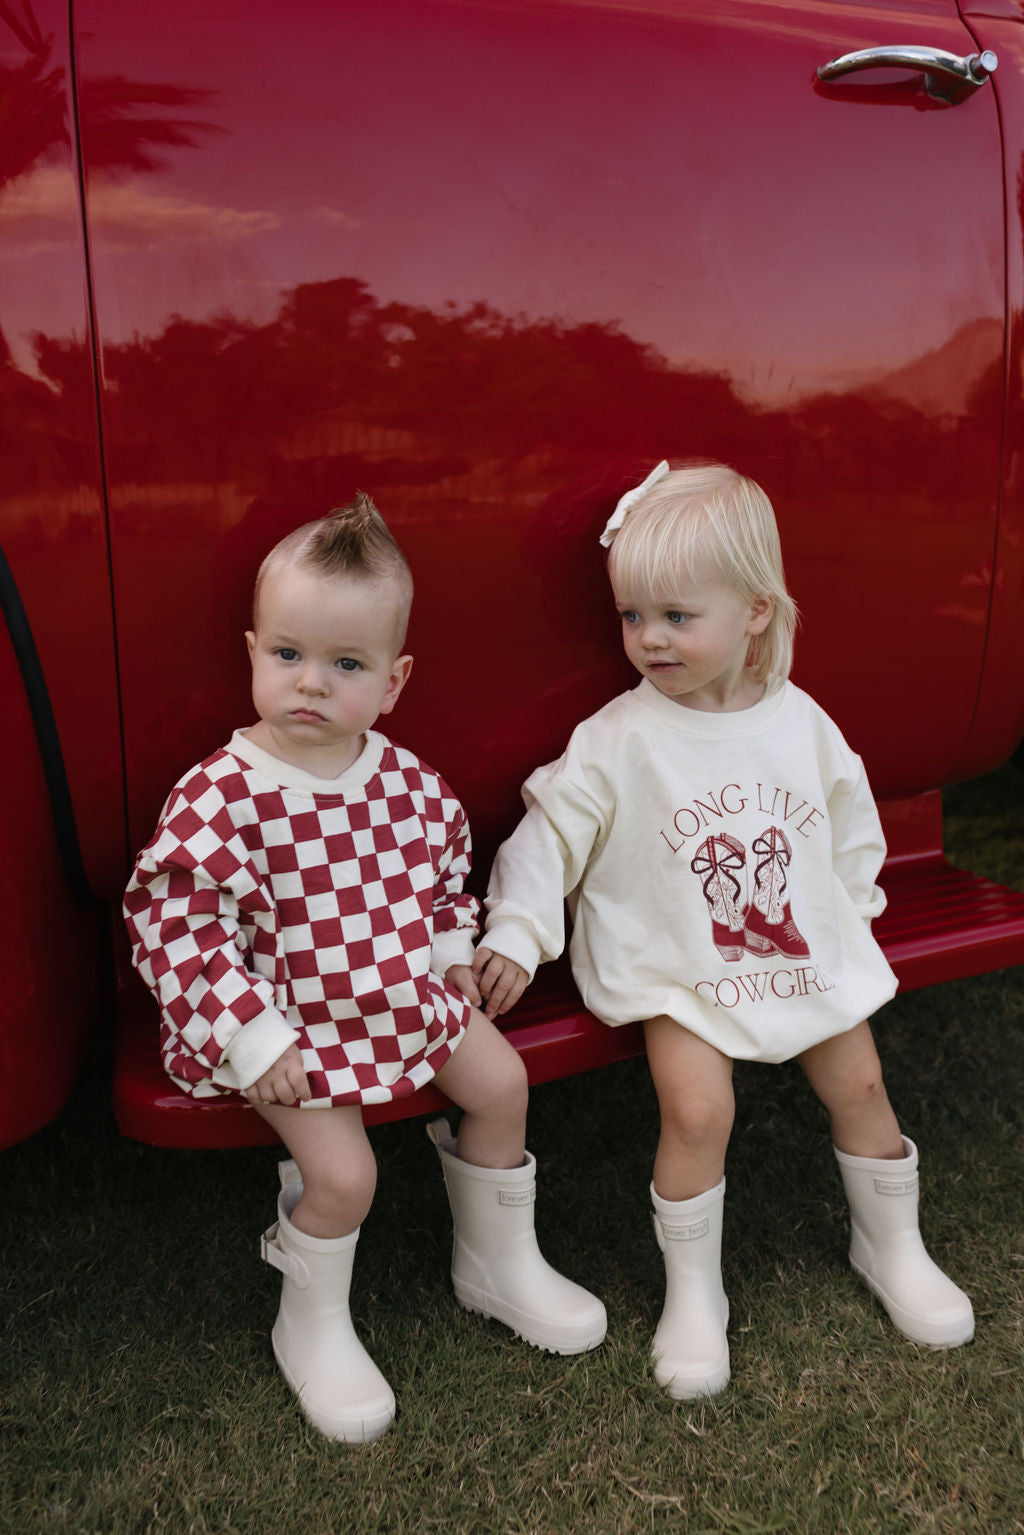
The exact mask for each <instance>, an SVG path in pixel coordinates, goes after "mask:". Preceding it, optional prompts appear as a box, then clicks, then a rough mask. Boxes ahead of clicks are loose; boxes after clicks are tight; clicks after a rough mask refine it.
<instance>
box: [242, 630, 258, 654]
mask: <svg viewBox="0 0 1024 1535" xmlns="http://www.w3.org/2000/svg"><path fill="white" fill-rule="evenodd" d="M245 643H246V645H247V647H248V650H249V660H250V661H252V659H253V657H254V656H255V654H256V636H255V634H254V633H253V632H252V630H251V629H246V631H245Z"/></svg>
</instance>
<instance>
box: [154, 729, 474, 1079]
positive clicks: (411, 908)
mask: <svg viewBox="0 0 1024 1535" xmlns="http://www.w3.org/2000/svg"><path fill="white" fill-rule="evenodd" d="M469 862H470V860H469V827H468V824H467V821H466V816H465V813H464V811H463V810H462V807H461V805H460V804H459V802H458V801H457V800H456V799H455V797H454V795H453V794H452V792H451V790H450V789H449V788H448V786H447V784H446V783H445V782H444V780H443V779H441V778H440V777H439V776H438V775H437V774H436V773H435V772H433V770H432V769H431V768H429V767H427V766H426V764H425V763H423V762H421V761H420V760H419V759H418V758H417V757H415V756H414V755H413V754H412V752H408V751H406V750H405V749H404V748H402V747H400V746H395V745H393V744H392V743H391V742H390V741H388V740H387V739H386V738H385V737H384V736H382V735H380V734H379V733H378V732H377V731H368V732H367V745H366V747H365V749H364V751H363V753H362V755H361V756H360V758H359V759H358V761H357V762H356V763H354V764H353V766H352V767H351V768H349V769H348V771H347V772H346V773H344V774H342V776H341V777H340V778H338V779H336V780H334V781H332V782H331V783H329V784H327V785H325V783H324V780H322V779H318V778H314V777H312V776H311V775H309V774H308V773H304V772H302V771H301V770H299V769H298V768H294V767H291V766H290V765H289V764H287V763H284V762H279V761H278V760H277V759H276V758H275V757H272V756H270V755H269V754H268V753H266V752H263V751H261V750H260V749H259V748H258V747H256V746H254V745H253V744H252V743H251V742H250V741H249V740H248V738H247V737H246V736H245V735H244V734H242V733H241V732H238V731H236V733H235V735H234V736H233V737H232V739H231V741H230V743H229V744H228V746H227V747H225V748H224V749H222V750H221V751H218V752H215V753H214V755H213V756H212V757H209V758H207V760H206V761H205V762H201V763H200V764H199V766H198V767H195V768H193V769H192V770H191V772H189V773H187V774H186V775H185V777H184V778H183V779H182V780H181V781H180V782H179V783H178V784H177V786H176V787H175V788H174V789H173V790H172V792H171V795H170V797H169V799H168V801H167V804H166V805H165V807H164V810H163V813H162V815H161V817H160V822H159V825H158V826H157V829H156V831H155V832H154V834H153V837H152V838H151V840H150V841H149V842H148V843H147V845H146V846H145V847H144V848H143V850H142V852H141V853H140V854H139V856H138V859H137V861H136V865H135V871H134V873H133V875H132V879H131V882H130V884H129V886H128V889H127V892H126V895H125V905H124V910H125V917H126V920H127V924H128V931H129V935H130V937H131V941H132V956H133V960H134V963H135V965H136V967H137V968H138V970H139V973H140V975H141V976H142V978H143V979H144V980H145V981H146V983H147V984H148V985H149V986H150V987H151V988H152V990H153V991H154V992H155V993H156V996H157V999H158V1001H159V1003H160V1009H161V1031H160V1044H161V1054H162V1056H163V1062H164V1067H165V1069H166V1070H167V1073H168V1075H169V1076H170V1077H172V1078H173V1079H174V1081H175V1082H177V1083H178V1084H179V1085H180V1086H182V1087H183V1088H185V1090H186V1091H187V1092H189V1093H191V1094H192V1095H193V1096H194V1097H207V1096H210V1095H213V1094H219V1093H223V1092H226V1091H231V1090H237V1089H239V1088H242V1087H247V1086H249V1085H251V1083H253V1082H255V1081H257V1080H258V1078H259V1077H260V1076H262V1074H263V1072H264V1071H265V1070H267V1069H268V1067H269V1066H271V1065H272V1064H273V1062H274V1061H275V1060H277V1058H278V1057H279V1056H280V1055H281V1054H282V1052H283V1051H284V1050H285V1049H286V1048H287V1046H288V1045H289V1044H290V1043H291V1042H292V1041H295V1042H297V1043H298V1045H299V1047H300V1049H301V1051H302V1058H303V1065H304V1067H305V1070H306V1073H307V1076H308V1077H309V1084H310V1088H311V1090H312V1098H311V1100H310V1103H309V1105H308V1106H309V1107H318V1108H325V1107H328V1106H333V1105H337V1104H353V1103H386V1102H389V1101H390V1100H391V1099H393V1098H402V1097H406V1096H407V1095H408V1094H410V1093H412V1092H414V1091H415V1089H416V1088H418V1087H421V1086H422V1085H423V1084H424V1083H425V1082H428V1081H429V1080H430V1079H431V1077H433V1075H434V1073H435V1072H436V1071H437V1070H438V1069H439V1068H440V1067H441V1066H443V1065H444V1063H445V1061H446V1060H447V1059H448V1058H449V1056H450V1055H451V1052H452V1050H453V1049H454V1048H455V1046H456V1045H457V1044H458V1042H459V1040H460V1039H461V1038H462V1034H463V1032H464V1030H465V1027H466V1023H467V1021H468V1018H469V1011H470V1007H469V1003H468V1002H467V1001H466V999H465V997H463V996H462V994H461V993H460V992H458V991H456V990H455V989H454V988H453V987H451V986H449V985H448V984H447V983H446V982H445V981H444V980H443V976H444V973H445V971H446V970H447V968H448V966H449V965H452V964H468V963H469V962H470V960H471V958H472V953H473V939H474V937H475V934H476V931H477V922H476V916H477V910H478V903H477V901H476V900H475V898H474V897H472V896H470V895H467V894H465V893H464V892H463V888H462V886H463V880H464V879H465V876H466V874H467V873H468V871H469Z"/></svg>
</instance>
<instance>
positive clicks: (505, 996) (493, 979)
mask: <svg viewBox="0 0 1024 1535" xmlns="http://www.w3.org/2000/svg"><path fill="white" fill-rule="evenodd" d="M473 974H474V975H475V976H476V983H477V985H478V986H479V988H480V993H481V996H482V997H483V998H484V1000H485V1002H486V1004H487V1006H486V1007H485V1008H484V1012H485V1013H486V1014H487V1016H488V1018H497V1017H498V1015H499V1014H500V1013H507V1012H508V1010H509V1008H510V1007H515V1005H516V1003H517V1002H518V1001H519V998H520V997H521V996H522V994H523V992H524V991H525V990H526V987H527V985H528V983H529V979H530V977H529V974H528V972H527V971H525V970H524V969H523V967H522V965H517V964H516V962H515V960H514V959H506V958H505V956H504V954H495V953H494V951H493V950H492V949H477V951H476V953H475V954H474V956H473Z"/></svg>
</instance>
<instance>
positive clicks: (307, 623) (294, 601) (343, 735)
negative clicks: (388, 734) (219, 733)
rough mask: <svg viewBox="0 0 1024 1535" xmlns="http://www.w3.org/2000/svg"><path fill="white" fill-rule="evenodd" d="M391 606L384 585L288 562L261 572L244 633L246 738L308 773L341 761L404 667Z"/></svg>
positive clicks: (324, 774)
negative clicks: (255, 605)
mask: <svg viewBox="0 0 1024 1535" xmlns="http://www.w3.org/2000/svg"><path fill="white" fill-rule="evenodd" d="M398 609H399V594H398V590H397V588H396V586H395V584H394V582H391V581H387V580H384V581H366V580H358V579H354V578H352V577H349V576H331V577H323V576H319V575H317V574H316V573H315V572H312V571H309V570H305V569H303V568H302V567H301V566H298V565H283V566H281V568H280V569H278V570H270V571H268V572H267V575H266V577H265V578H264V582H263V586H262V589H261V592H260V599H259V611H258V613H257V617H256V629H255V631H252V630H250V631H249V632H248V633H247V634H246V636H245V638H246V641H247V642H248V646H249V658H250V660H251V661H252V697H253V703H254V704H255V705H256V712H257V714H258V715H259V716H260V722H259V724H258V725H256V726H254V727H253V729H252V730H251V731H250V732H249V735H250V738H251V739H252V740H253V741H254V742H255V743H256V744H257V745H258V746H261V747H263V749H264V750H266V751H269V752H271V753H272V754H273V755H274V756H276V757H280V758H281V759H282V760H283V761H285V762H290V763H291V764H292V765H293V766H294V767H299V768H303V769H305V770H306V771H307V772H310V773H312V774H314V775H315V776H316V777H318V778H336V777H337V776H338V774H339V773H343V772H344V771H345V770H346V768H348V767H350V766H351V764H352V763H353V762H354V761H355V760H356V758H357V757H358V756H359V753H360V752H361V751H362V749H363V745H364V739H363V733H364V731H366V730H368V729H369V728H370V726H371V725H372V724H373V723H374V721H375V720H376V719H377V717H378V716H379V715H381V714H388V713H390V711H391V710H392V709H393V708H394V705H395V701H396V699H397V698H398V695H399V693H400V692H401V691H402V688H403V687H404V686H405V682H406V679H407V677H408V675H409V670H410V668H411V666H412V657H411V656H398V655H396V654H395V651H396V635H397V632H398V621H399V620H398Z"/></svg>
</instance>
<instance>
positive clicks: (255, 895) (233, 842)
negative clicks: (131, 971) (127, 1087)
mask: <svg viewBox="0 0 1024 1535" xmlns="http://www.w3.org/2000/svg"><path fill="white" fill-rule="evenodd" d="M186 826H188V827H189V828H191V834H190V835H189V836H188V837H186V836H185V835H184V831H185V827H186ZM200 846H202V848H203V849H205V853H204V857H205V860H206V865H209V867H207V866H205V865H204V863H203V862H201V861H200V859H199V857H198V856H197V849H198V848H199V847H200ZM214 868H215V869H216V873H217V875H218V876H219V878H218V877H215V876H214V872H213V870H214ZM243 908H244V909H245V912H246V916H247V922H246V924H245V927H244V928H243V923H242V920H241V915H242V910H243ZM124 914H125V920H126V922H127V925H128V933H129V937H130V939H131V944H132V960H133V963H134V964H135V966H136V968H137V970H138V971H139V974H140V975H141V976H142V979H143V980H144V981H145V982H146V984H147V985H148V986H149V988H150V989H151V990H152V991H153V992H154V994H155V996H156V998H157V1001H158V1002H159V1004H160V1009H161V1013H162V1016H163V1030H162V1040H161V1049H162V1054H163V1057H164V1064H165V1066H166V1067H167V1069H168V1070H169V1071H170V1073H171V1075H172V1076H175V1077H178V1078H181V1079H182V1080H184V1081H186V1082H194V1083H196V1084H200V1083H202V1082H204V1081H212V1082H214V1083H215V1084H216V1086H218V1087H223V1088H230V1089H234V1090H235V1091H240V1092H241V1091H244V1090H245V1089H246V1088H248V1087H252V1086H253V1085H254V1084H255V1083H257V1082H258V1081H259V1080H260V1079H261V1078H262V1077H263V1076H264V1074H265V1073H267V1072H268V1071H270V1070H271V1069H272V1068H273V1067H274V1066H275V1064H276V1063H277V1062H278V1061H279V1059H280V1058H281V1056H282V1055H284V1053H285V1052H286V1051H287V1049H288V1047H289V1046H290V1045H293V1044H294V1043H295V1041H296V1040H297V1039H298V1034H297V1033H296V1031H295V1030H294V1029H293V1028H292V1027H291V1025H290V1024H289V1023H288V1022H287V1021H286V1019H285V1017H284V1015H283V1014H282V1012H281V1011H280V1010H279V1009H278V1007H277V1004H276V996H275V988H274V985H273V983H272V982H271V981H270V980H269V979H267V977H266V975H263V974H260V973H259V972H258V970H257V969H256V967H255V964H254V965H253V967H252V968H249V967H248V966H247V963H246V961H247V959H249V960H252V958H253V956H252V953H251V950H253V949H254V950H258V952H259V954H260V955H261V956H263V962H264V964H265V965H266V966H267V968H272V967H273V964H274V956H275V952H276V914H275V912H274V908H273V903H272V902H271V900H270V898H269V893H268V892H267V891H266V890H265V889H263V888H262V887H261V883H260V881H259V877H258V875H257V874H256V873H255V871H254V870H253V867H252V865H251V863H250V862H249V859H248V855H247V853H246V850H245V848H244V846H243V845H242V843H241V840H240V839H239V838H237V837H232V838H230V839H229V841H228V842H227V843H224V842H223V841H221V840H219V839H215V838H214V837H213V836H212V835H211V833H210V830H209V825H208V823H206V824H199V817H197V816H196V814H195V812H194V810H193V809H192V807H191V806H190V805H189V804H188V803H187V802H186V801H185V800H184V798H183V797H179V798H175V797H172V800H171V801H170V803H169V806H168V810H167V812H166V815H165V818H164V821H163V822H162V824H161V826H160V827H159V828H158V830H157V833H156V834H155V836H154V838H153V840H152V841H151V842H150V843H149V844H148V846H147V847H145V848H144V849H143V850H142V852H141V853H140V854H139V857H138V860H137V861H136V866H135V871H134V873H133V875H132V878H131V881H130V883H129V885H128V889H127V891H126V893H125V901H124Z"/></svg>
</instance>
